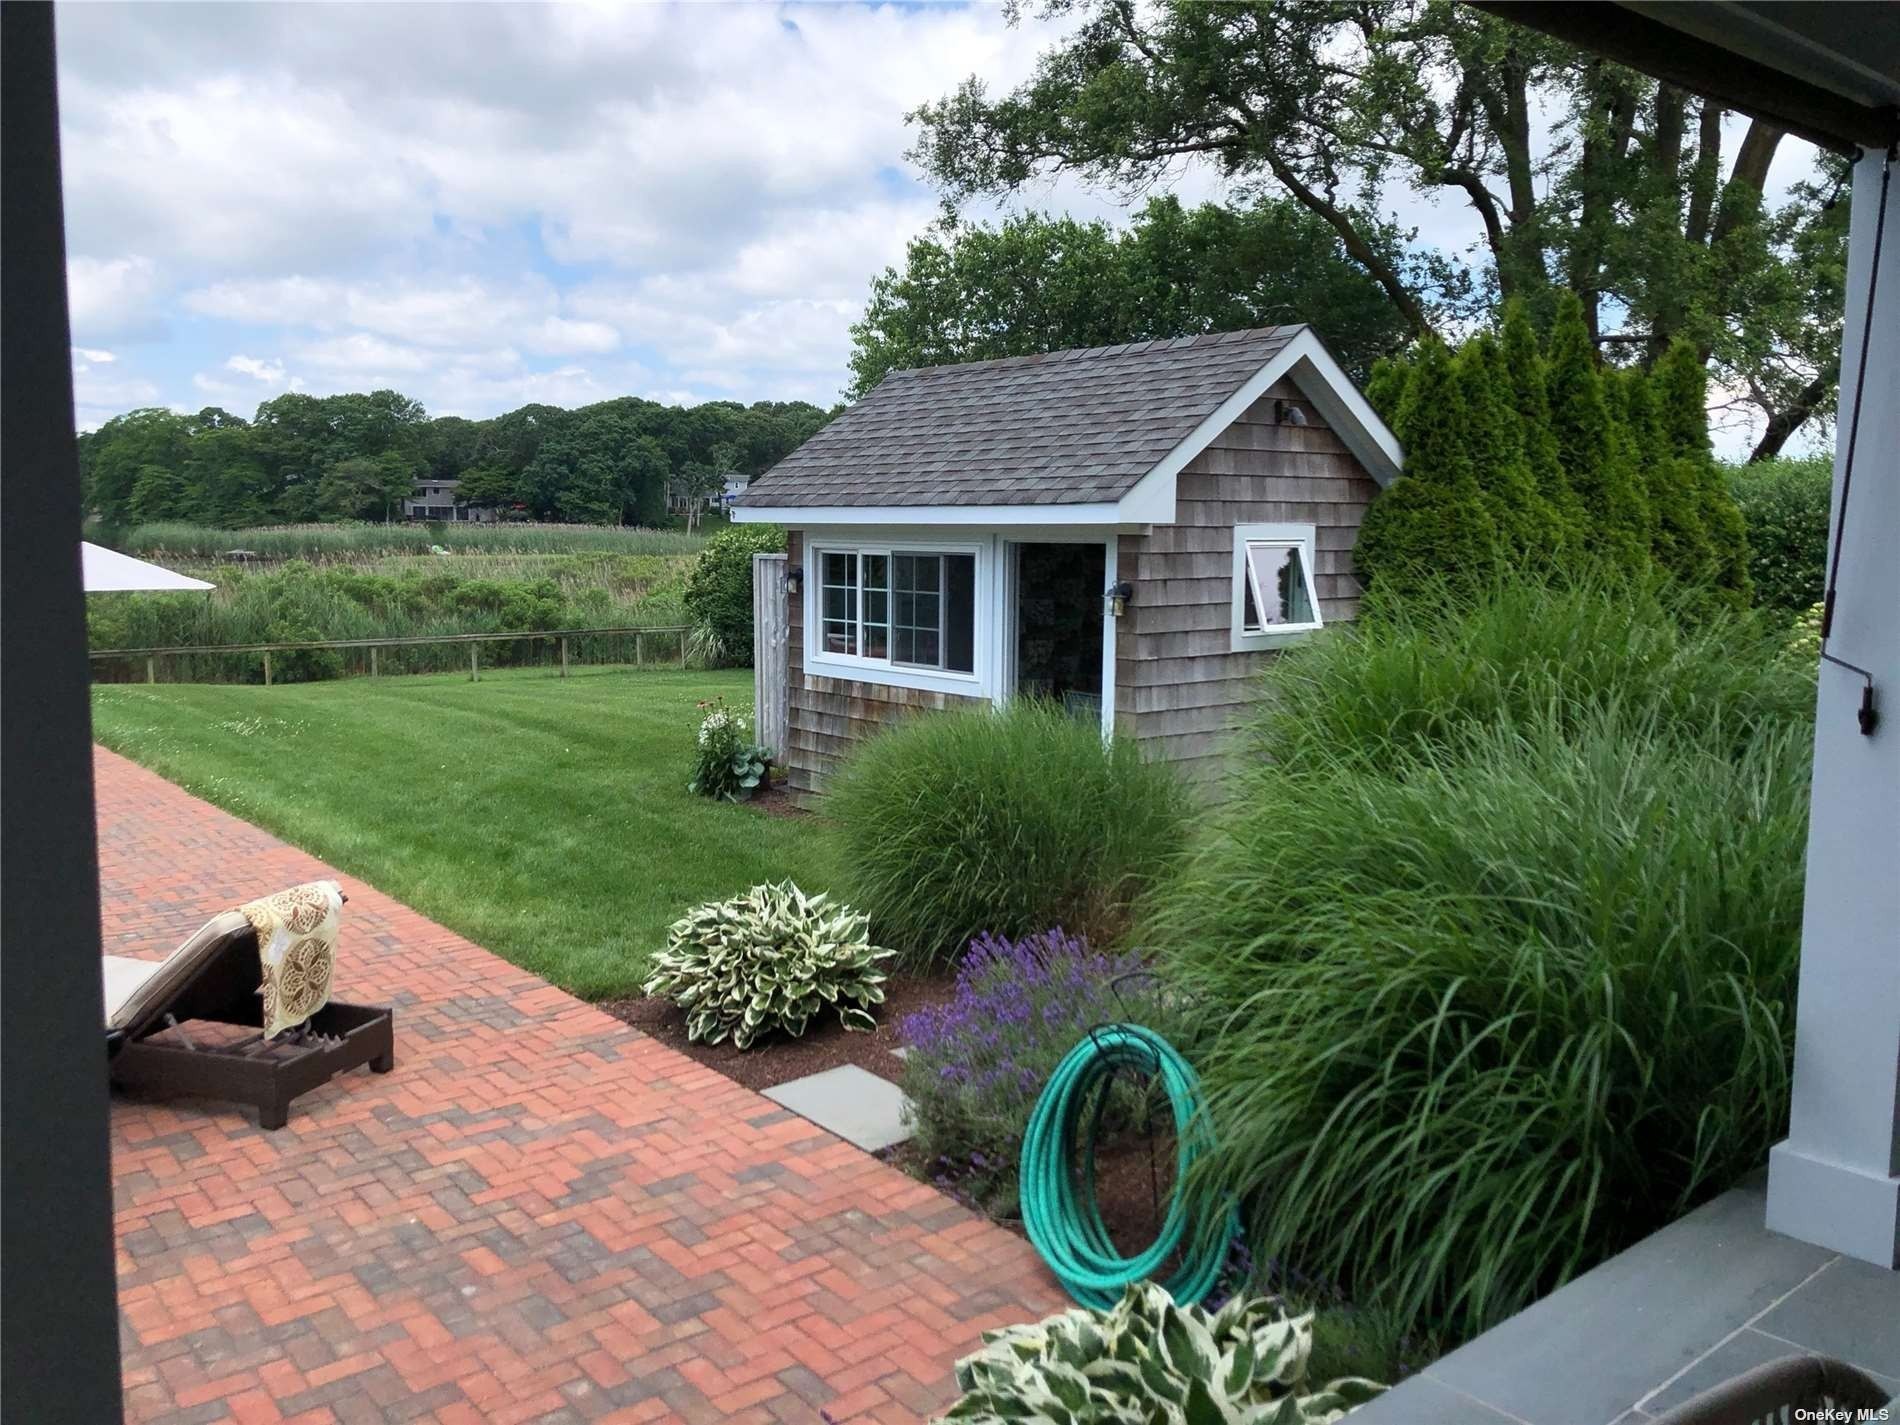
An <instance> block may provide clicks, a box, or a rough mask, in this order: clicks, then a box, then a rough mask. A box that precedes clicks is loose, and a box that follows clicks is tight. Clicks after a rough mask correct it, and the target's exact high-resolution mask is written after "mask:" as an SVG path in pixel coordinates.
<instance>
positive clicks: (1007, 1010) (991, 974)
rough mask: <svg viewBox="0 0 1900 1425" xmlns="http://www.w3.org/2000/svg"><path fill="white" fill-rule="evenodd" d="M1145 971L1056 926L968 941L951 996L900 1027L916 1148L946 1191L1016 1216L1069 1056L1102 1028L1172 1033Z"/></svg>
mask: <svg viewBox="0 0 1900 1425" xmlns="http://www.w3.org/2000/svg"><path fill="white" fill-rule="evenodd" d="M1144 965H1145V961H1144V959H1143V957H1142V956H1141V955H1140V954H1139V953H1137V952H1134V951H1123V952H1120V953H1116V954H1108V953H1104V952H1102V951H1099V950H1094V949H1091V948H1090V946H1089V943H1088V941H1087V940H1086V939H1084V938H1082V937H1081V936H1076V935H1070V934H1069V933H1067V932H1066V931H1064V930H1062V929H1061V928H1060V927H1058V928H1056V929H1054V930H1047V931H1043V932H1042V933H1041V934H1037V935H1027V936H1024V937H1022V938H1021V939H1018V940H1008V939H1005V938H1003V937H1001V936H997V935H990V934H984V935H981V936H978V937H977V938H976V939H975V940H973V941H971V942H970V946H969V949H968V950H967V951H966V952H965V953H964V955H963V958H962V959H961V960H960V961H959V962H958V965H957V977H956V984H955V988H954V990H953V992H952V994H951V997H950V998H949V999H948V1000H946V1001H944V1002H943V1003H941V1004H938V1005H934V1006H931V1007H930V1008H928V1009H923V1010H919V1011H917V1012H916V1013H914V1014H909V1015H906V1016H905V1017H904V1018H903V1019H902V1020H900V1021H899V1022H898V1034H899V1037H901V1038H902V1039H903V1041H904V1042H905V1043H906V1044H908V1045H909V1046H910V1048H911V1053H910V1056H909V1058H907V1059H906V1060H905V1063H904V1091H905V1093H906V1094H908V1095H909V1097H910V1101H911V1104H912V1106H913V1107H912V1112H913V1116H914V1121H915V1129H916V1134H915V1139H914V1143H915V1146H916V1148H917V1149H918V1150H920V1151H921V1152H922V1153H923V1154H925V1155H926V1156H927V1158H928V1160H929V1162H930V1164H931V1171H932V1173H933V1174H934V1175H935V1176H936V1177H937V1179H938V1181H939V1185H941V1186H955V1187H956V1188H958V1189H959V1190H961V1191H963V1192H965V1193H967V1194H969V1195H970V1196H972V1197H974V1198H975V1199H977V1200H978V1201H979V1202H980V1203H982V1204H983V1205H984V1206H985V1207H988V1208H990V1209H991V1210H997V1211H1002V1210H1013V1207H1014V1203H1015V1193H1016V1158H1017V1154H1018V1152H1019V1151H1020V1149H1021V1147H1022V1137H1023V1131H1024V1129H1025V1128H1026V1127H1027V1126H1028V1124H1029V1115H1030V1112H1031V1111H1032V1110H1033V1109H1034V1108H1035V1106H1036V1099H1037V1097H1038V1096H1039V1095H1040V1094H1041V1093H1042V1088H1043V1085H1044V1084H1045V1083H1046V1082H1048V1079H1049V1075H1050V1073H1051V1072H1052V1071H1053V1070H1054V1069H1055V1067H1056V1065H1057V1063H1059V1062H1060V1061H1061V1059H1062V1056H1063V1055H1064V1054H1066V1053H1068V1052H1069V1050H1070V1049H1072V1048H1074V1047H1075V1044H1076V1041H1077V1040H1079V1039H1080V1038H1082V1036H1083V1035H1085V1034H1086V1033H1088V1031H1089V1029H1090V1028H1091V1027H1093V1026H1095V1025H1098V1024H1110V1023H1115V1022H1117V1021H1134V1022H1138V1023H1142V1024H1146V1025H1148V1026H1149V1027H1150V1028H1155V1029H1159V1030H1161V1031H1162V1032H1163V1033H1166V1032H1168V1029H1167V1026H1166V1024H1165V1023H1164V1021H1165V1020H1166V1019H1168V1018H1169V1016H1168V1014H1167V1007H1166V1004H1165V1002H1164V997H1163V995H1162V993H1161V989H1160V986H1159V983H1158V982H1157V981H1156V980H1154V979H1153V978H1152V977H1150V976H1148V975H1146V974H1144V973H1141V972H1142V971H1143V968H1144ZM1117 977H1123V978H1121V979H1120V980H1119V981H1118V978H1117Z"/></svg>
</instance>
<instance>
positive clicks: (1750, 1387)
mask: <svg viewBox="0 0 1900 1425" xmlns="http://www.w3.org/2000/svg"><path fill="white" fill-rule="evenodd" d="M1886 1404H1888V1400H1887V1392H1886V1390H1885V1389H1884V1388H1882V1387H1881V1386H1880V1385H1879V1384H1877V1383H1876V1382H1875V1381H1874V1380H1873V1379H1872V1378H1871V1377H1869V1376H1867V1375H1865V1374H1864V1373H1862V1372H1860V1371H1857V1370H1855V1369H1854V1368H1853V1367H1852V1366H1850V1365H1848V1364H1847V1363H1846V1362H1844V1361H1836V1360H1830V1359H1829V1358H1827V1357H1825V1356H1783V1357H1782V1358H1781V1359H1780V1360H1778V1361H1770V1362H1769V1363H1768V1364H1767V1365H1765V1366H1757V1367H1755V1368H1754V1369H1753V1370H1751V1371H1744V1372H1742V1374H1740V1375H1738V1376H1734V1377H1732V1378H1730V1379H1729V1380H1726V1381H1724V1382H1723V1383H1722V1384H1720V1385H1717V1386H1713V1387H1711V1388H1710V1389H1708V1390H1705V1391H1703V1392H1702V1394H1700V1395H1698V1396H1696V1397H1695V1398H1694V1399H1693V1400H1689V1401H1685V1402H1684V1403H1683V1404H1681V1405H1678V1406H1677V1407H1676V1408H1675V1409H1674V1410H1671V1411H1670V1412H1669V1413H1668V1414H1666V1415H1659V1416H1657V1417H1656V1421H1655V1425H1787V1422H1790V1421H1796V1420H1876V1419H1882V1418H1884V1416H1882V1415H1879V1414H1876V1413H1874V1412H1876V1411H1877V1410H1878V1409H1879V1407H1881V1406H1883V1405H1886ZM1862 1411H1866V1412H1867V1413H1866V1414H1864V1415H1863V1414H1861V1413H1860V1412H1862Z"/></svg>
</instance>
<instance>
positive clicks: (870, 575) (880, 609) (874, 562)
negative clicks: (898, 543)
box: [859, 554, 891, 658]
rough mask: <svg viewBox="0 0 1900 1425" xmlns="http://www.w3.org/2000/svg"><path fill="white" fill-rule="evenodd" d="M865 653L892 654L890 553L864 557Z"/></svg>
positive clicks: (877, 655) (867, 655) (887, 655)
mask: <svg viewBox="0 0 1900 1425" xmlns="http://www.w3.org/2000/svg"><path fill="white" fill-rule="evenodd" d="M859 622H860V623H861V625H862V627H863V644H864V656H865V657H866V658H888V657H890V656H891V559H890V556H889V555H888V554H867V555H865V556H864V604H863V614H862V616H861V618H860V620H859Z"/></svg>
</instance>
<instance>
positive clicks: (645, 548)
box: [108, 520, 706, 561]
mask: <svg viewBox="0 0 1900 1425" xmlns="http://www.w3.org/2000/svg"><path fill="white" fill-rule="evenodd" d="M108 542H109V543H111V544H112V546H113V548H115V549H122V550H124V551H125V552H126V553H128V554H136V555H144V556H152V557H157V556H164V555H170V556H184V557H189V558H201V559H211V558H218V557H220V556H222V555H224V554H225V553H226V552H228V551H230V550H233V549H243V550H248V551H250V552H251V553H253V554H256V555H259V556H261V557H263V558H265V559H308V560H313V561H314V560H320V559H324V558H331V559H340V558H359V557H362V556H364V555H372V554H427V553H428V552H429V551H430V549H431V548H435V547H440V548H443V549H448V550H452V551H455V552H457V553H462V552H468V553H487V554H585V553H601V554H696V553H698V552H699V550H700V549H702V548H704V547H705V543H706V539H705V536H703V535H698V534H687V533H685V532H684V531H681V530H666V529H641V528H632V527H627V528H622V527H618V526H611V525H585V524H515V523H496V524H455V523H448V524H437V525H427V524H367V523H359V522H354V521H352V522H345V523H338V524H297V525H273V526H265V527H262V528H258V529H238V530H231V529H217V528H214V527H212V526H209V525H195V524H186V523H184V522H182V521H169V520H168V521H160V522H157V523H152V524H141V525H135V526H133V527H132V528H131V529H129V530H127V531H125V532H124V533H123V534H122V535H118V536H116V537H109V538H108Z"/></svg>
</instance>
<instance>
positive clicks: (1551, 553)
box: [1452, 332, 1556, 567]
mask: <svg viewBox="0 0 1900 1425" xmlns="http://www.w3.org/2000/svg"><path fill="white" fill-rule="evenodd" d="M1452 365H1453V369H1454V370H1455V372H1456V374H1457V377H1458V383H1459V389H1460V390H1461V392H1462V393H1463V395H1464V398H1465V413H1466V418H1467V419H1468V420H1469V421H1470V435H1469V438H1468V440H1467V442H1466V446H1467V449H1469V451H1470V452H1471V464H1472V474H1473V475H1474V476H1475V477H1476V479H1477V481H1478V488H1479V489H1480V490H1481V491H1483V493H1484V500H1485V508H1486V509H1488V510H1489V511H1490V514H1491V519H1492V521H1493V522H1494V523H1495V524H1496V525H1497V527H1498V537H1499V538H1500V539H1501V540H1502V541H1503V546H1504V552H1505V554H1506V555H1507V556H1509V557H1510V558H1511V559H1512V560H1513V561H1514V563H1515V564H1516V565H1517V566H1518V567H1527V566H1536V567H1546V566H1548V565H1550V564H1551V563H1552V562H1553V560H1554V558H1555V553H1556V551H1555V548H1554V547H1553V537H1552V528H1551V526H1552V523H1553V516H1552V515H1551V511H1550V506H1549V505H1547V504H1545V503H1544V497H1543V496H1542V495H1541V494H1539V493H1538V490H1537V481H1536V479H1535V478H1534V477H1533V476H1532V475H1531V468H1530V465H1529V463H1528V462H1526V460H1525V459H1524V432H1523V429H1522V427H1521V426H1520V425H1519V423H1518V419H1517V408H1516V406H1515V405H1513V403H1512V400H1511V391H1510V382H1509V376H1508V375H1507V373H1506V372H1505V370H1504V353H1503V352H1502V351H1501V350H1500V349H1499V347H1498V343H1497V338H1496V337H1494V336H1492V335H1491V333H1489V332H1479V333H1478V334H1477V335H1476V336H1474V337H1472V338H1471V340H1469V341H1467V342H1466V343H1465V344H1464V346H1463V347H1461V348H1460V349H1459V351H1458V355H1457V356H1456V357H1455V358H1454V359H1453V362H1452Z"/></svg>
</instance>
